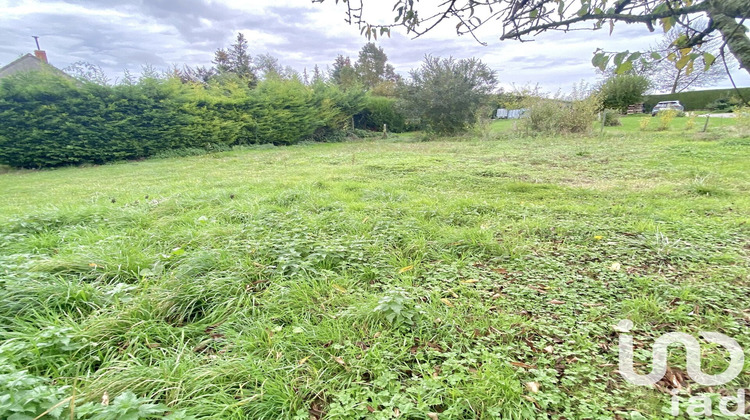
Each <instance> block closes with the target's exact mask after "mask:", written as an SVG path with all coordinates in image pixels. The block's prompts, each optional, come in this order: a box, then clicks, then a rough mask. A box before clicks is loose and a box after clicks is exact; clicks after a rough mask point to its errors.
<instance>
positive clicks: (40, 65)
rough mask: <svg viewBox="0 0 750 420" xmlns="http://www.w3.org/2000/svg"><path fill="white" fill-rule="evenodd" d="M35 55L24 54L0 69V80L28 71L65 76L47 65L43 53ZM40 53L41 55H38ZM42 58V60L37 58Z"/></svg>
mask: <svg viewBox="0 0 750 420" xmlns="http://www.w3.org/2000/svg"><path fill="white" fill-rule="evenodd" d="M36 53H37V55H36V56H35V55H33V54H26V55H24V56H22V57H21V58H19V59H17V60H15V61H13V62H11V63H10V64H7V65H5V66H3V67H2V68H0V79H2V78H3V77H8V76H11V75H13V74H16V73H22V72H28V71H40V70H51V71H52V72H54V73H58V74H60V75H65V76H67V74H65V73H64V72H63V71H62V70H60V69H58V68H56V67H54V66H52V65H50V64H47V61H46V58H47V56H46V54H44V51H37V52H36ZM39 53H41V54H39ZM39 57H42V58H39Z"/></svg>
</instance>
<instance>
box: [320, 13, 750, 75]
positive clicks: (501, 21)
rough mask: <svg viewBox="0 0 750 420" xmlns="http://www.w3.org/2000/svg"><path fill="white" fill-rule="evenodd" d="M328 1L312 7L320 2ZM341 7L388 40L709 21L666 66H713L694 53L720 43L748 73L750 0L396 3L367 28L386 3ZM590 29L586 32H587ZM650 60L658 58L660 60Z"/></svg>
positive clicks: (623, 55)
mask: <svg viewBox="0 0 750 420" xmlns="http://www.w3.org/2000/svg"><path fill="white" fill-rule="evenodd" d="M323 1H325V0H313V2H316V3H321V2H323ZM329 1H330V0H329ZM339 2H341V3H343V4H345V5H346V8H347V17H346V20H347V22H349V23H350V24H357V25H359V26H360V27H361V28H362V32H363V33H364V34H365V35H366V36H367V37H368V38H369V37H376V38H377V36H378V35H384V34H388V35H390V30H391V28H393V27H397V26H402V27H405V28H406V31H407V33H413V34H415V35H416V36H421V35H423V34H425V33H427V32H429V31H430V30H432V29H433V28H435V27H437V26H438V25H441V24H444V23H446V22H448V21H452V22H453V24H455V25H456V32H457V33H458V34H459V35H461V34H470V35H472V36H475V35H476V34H475V31H476V30H478V29H479V28H480V27H483V26H493V25H494V26H497V28H498V31H499V32H500V39H501V40H506V39H514V40H519V41H525V40H528V37H529V36H533V35H536V34H539V33H542V32H545V31H551V30H559V31H569V30H573V29H576V30H577V29H586V28H588V29H593V30H598V29H604V28H607V29H608V30H609V31H610V32H611V31H613V30H614V27H615V24H617V23H622V22H625V23H639V24H643V25H644V26H645V27H646V28H648V30H650V31H654V30H656V29H655V28H656V27H659V26H661V27H662V28H663V30H664V31H665V32H666V31H669V30H670V29H672V28H674V27H684V28H693V27H694V23H695V22H696V21H698V20H700V18H703V17H707V18H708V21H707V25H705V28H704V29H703V30H694V31H692V32H690V31H687V32H686V33H685V36H682V37H680V38H679V39H677V40H676V41H675V43H674V44H673V46H672V47H673V52H672V53H671V54H673V55H668V57H669V60H670V61H672V62H674V63H675V66H676V67H678V68H687V66H688V65H690V64H691V63H694V62H695V61H696V59H698V58H701V57H702V58H703V61H704V64H705V66H706V67H709V66H710V65H712V64H713V62H714V61H715V58H716V57H715V56H714V55H713V54H711V53H703V54H701V53H700V51H699V49H696V48H695V47H700V46H701V45H703V44H704V43H705V42H708V41H709V40H711V39H719V38H720V39H721V40H722V47H721V54H723V51H724V48H725V47H727V48H728V49H729V51H730V52H731V53H732V54H733V55H734V56H735V57H736V58H737V61H738V62H739V64H740V67H742V68H744V69H745V70H746V71H748V72H749V73H750V38H748V35H747V28H746V27H745V26H744V19H745V18H747V16H748V14H750V4H748V1H747V0H481V1H480V0H446V1H444V2H441V3H439V5H438V6H435V5H434V4H432V5H428V4H426V3H427V2H422V3H420V2H419V0H417V1H414V0H395V2H393V20H392V21H391V22H392V23H391V22H389V23H377V22H372V21H370V20H369V16H368V15H367V14H366V13H365V11H364V10H365V9H364V7H363V6H364V3H366V2H367V3H368V4H370V5H375V4H377V5H382V6H381V7H383V6H385V7H390V3H388V2H385V3H380V2H378V3H376V2H375V1H374V0H369V1H368V0H341V1H339V0H336V3H339ZM737 19H742V21H740V22H738V21H737ZM586 23H587V24H588V25H589V26H584V24H586ZM475 38H476V36H475ZM477 40H478V41H479V39H477ZM480 42H481V41H480ZM649 58H650V57H648V56H644V55H643V54H642V53H640V52H634V53H631V52H629V51H625V52H618V53H609V52H604V51H598V53H597V55H596V56H595V57H594V61H593V63H594V65H596V66H597V67H601V68H604V67H606V66H607V65H608V64H609V62H610V60H614V63H615V64H616V65H617V67H618V68H619V69H620V70H621V71H624V70H627V69H628V68H629V67H630V66H632V65H633V63H634V62H637V61H641V60H643V61H647V60H649ZM653 59H661V56H659V57H656V56H654V57H653Z"/></svg>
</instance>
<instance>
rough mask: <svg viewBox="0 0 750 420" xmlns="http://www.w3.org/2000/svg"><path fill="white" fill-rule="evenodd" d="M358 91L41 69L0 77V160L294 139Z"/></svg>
mask: <svg viewBox="0 0 750 420" xmlns="http://www.w3.org/2000/svg"><path fill="white" fill-rule="evenodd" d="M361 106H362V97H361V95H360V96H359V97H357V96H356V95H347V94H345V93H343V92H341V91H340V90H339V89H338V88H336V87H327V88H326V89H325V90H324V91H323V92H322V93H321V92H320V91H319V90H315V89H313V88H310V87H308V86H305V85H303V84H302V83H300V82H298V81H294V80H268V81H265V82H263V83H261V84H260V85H259V86H258V87H257V88H255V89H249V88H247V86H246V85H243V84H241V83H234V82H233V81H231V80H228V81H218V82H217V83H216V84H214V85H211V86H208V87H204V86H191V85H185V84H183V83H181V82H180V81H179V80H177V79H168V80H158V79H144V80H142V81H140V82H138V83H137V84H127V85H118V86H113V87H110V86H100V85H96V84H91V83H81V82H77V81H75V80H72V79H67V78H61V77H59V76H56V75H53V74H49V73H45V72H30V73H25V74H21V75H17V76H14V77H10V78H6V79H3V80H2V81H0V163H3V164H7V165H10V166H14V167H25V168H40V167H52V166H61V165H70V164H81V163H94V164H102V163H106V162H111V161H116V160H123V159H136V158H142V157H147V156H151V155H154V154H156V153H159V152H162V151H165V150H171V149H180V148H200V147H209V146H211V145H214V144H219V145H225V146H232V145H241V144H260V143H273V144H294V143H297V142H299V141H300V140H302V139H305V138H309V137H313V136H314V135H316V134H319V133H320V132H321V131H323V132H325V131H330V130H335V129H337V128H341V126H342V121H348V120H349V119H350V118H351V116H352V115H353V114H354V113H356V112H358V110H359V109H361Z"/></svg>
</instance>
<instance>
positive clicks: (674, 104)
mask: <svg viewBox="0 0 750 420" xmlns="http://www.w3.org/2000/svg"><path fill="white" fill-rule="evenodd" d="M667 109H674V110H675V111H678V112H683V111H685V107H684V106H682V104H681V103H680V101H661V102H659V103H658V104H656V106H655V107H654V109H652V110H651V116H652V117H654V116H656V114H658V113H659V111H664V110H667Z"/></svg>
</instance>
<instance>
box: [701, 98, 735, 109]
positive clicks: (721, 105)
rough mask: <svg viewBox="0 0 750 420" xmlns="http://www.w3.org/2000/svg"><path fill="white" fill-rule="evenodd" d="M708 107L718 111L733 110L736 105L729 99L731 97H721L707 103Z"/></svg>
mask: <svg viewBox="0 0 750 420" xmlns="http://www.w3.org/2000/svg"><path fill="white" fill-rule="evenodd" d="M706 109H708V110H710V111H718V112H732V110H734V105H733V104H732V103H731V102H730V101H729V98H719V99H717V100H715V101H713V102H711V103H710V104H708V105H706Z"/></svg>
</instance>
